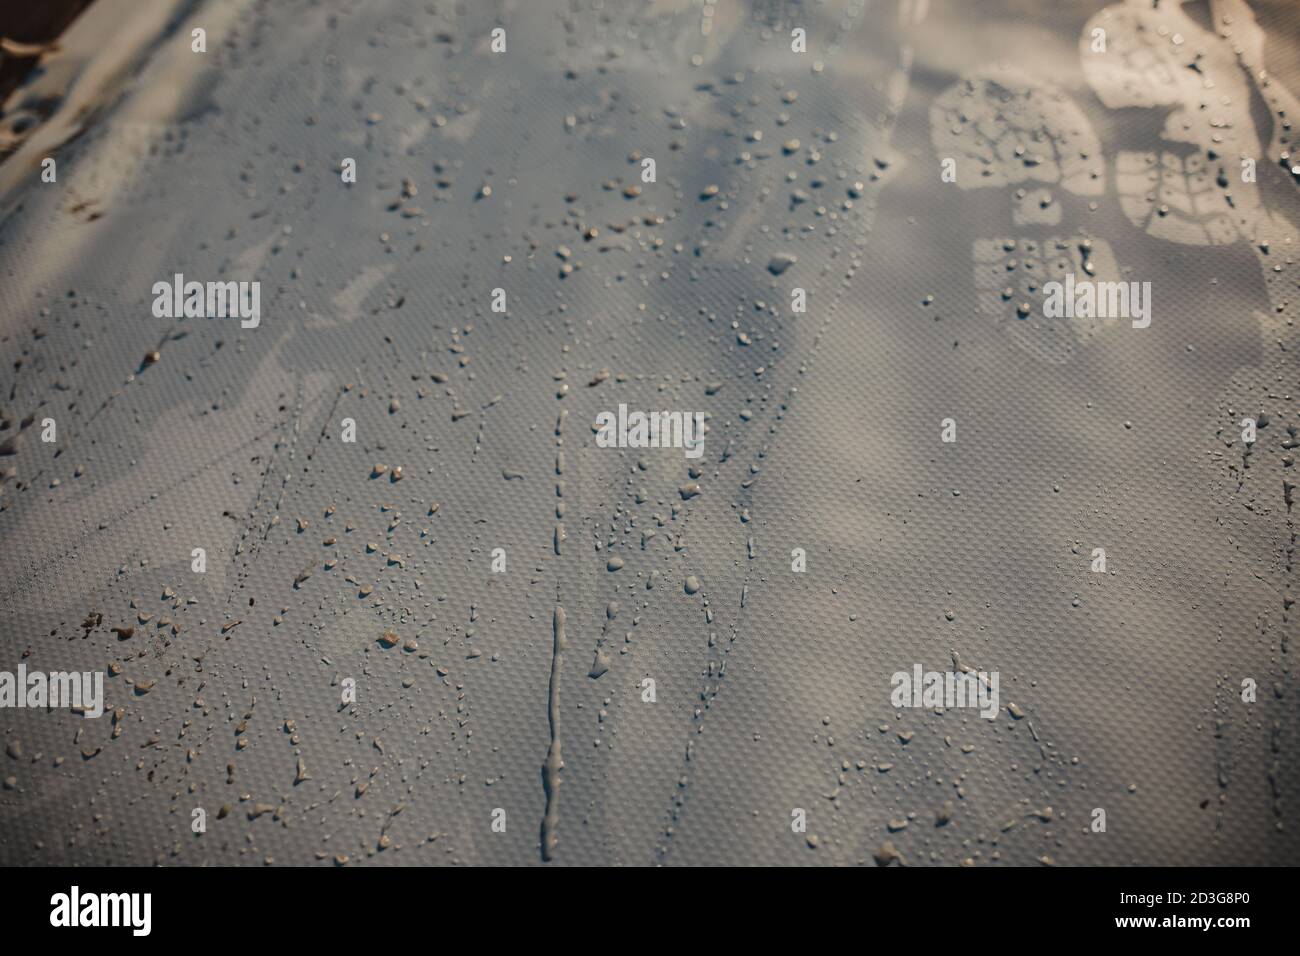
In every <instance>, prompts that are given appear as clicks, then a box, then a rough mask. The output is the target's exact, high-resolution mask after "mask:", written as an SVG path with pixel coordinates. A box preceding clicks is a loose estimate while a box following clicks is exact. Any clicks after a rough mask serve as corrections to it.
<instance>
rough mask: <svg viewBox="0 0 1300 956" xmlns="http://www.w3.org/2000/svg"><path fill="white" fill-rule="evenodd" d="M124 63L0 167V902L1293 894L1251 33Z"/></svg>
mask: <svg viewBox="0 0 1300 956" xmlns="http://www.w3.org/2000/svg"><path fill="white" fill-rule="evenodd" d="M141 6H142V7H143V6H145V5H143V4H142V5H141ZM95 9H96V8H95V7H94V6H92V8H91V10H90V11H88V12H87V13H86V14H83V17H91V16H93V15H94V11H95ZM498 27H500V28H502V29H503V30H504V31H505V33H504V38H505V43H506V48H505V50H504V52H495V51H494V50H493V47H492V43H493V40H492V31H493V30H494V29H495V28H498ZM195 28H203V29H205V30H206V31H207V36H206V44H207V47H206V52H204V53H196V52H194V51H193V50H192V48H191V43H192V40H191V38H192V30H193V29H195ZM796 28H799V29H803V30H806V35H807V50H806V52H796V51H795V50H793V49H792V44H793V43H794V42H795V41H794V40H793V39H792V30H795V29H796ZM73 29H74V30H75V29H76V24H74V28H73ZM141 29H143V27H142V28H141ZM151 29H154V30H155V33H154V34H153V35H150V36H148V37H146V38H145V40H144V42H143V43H141V44H140V52H139V55H138V56H136V57H135V58H134V59H131V60H130V61H129V63H128V65H127V67H125V68H123V69H122V70H119V71H118V72H117V73H116V74H113V76H111V77H109V78H108V79H103V82H105V83H109V82H110V80H111V81H112V82H113V83H115V84H116V85H115V86H113V87H112V89H111V93H107V94H104V95H102V96H100V97H99V98H98V99H95V98H94V95H93V94H94V90H93V89H92V90H91V98H92V102H93V103H94V109H93V110H91V111H90V112H88V113H86V114H85V115H84V116H82V117H80V118H79V119H78V121H77V124H76V126H75V129H73V130H72V131H71V132H70V133H69V134H68V135H66V136H64V137H62V139H61V141H60V142H58V143H57V144H55V147H51V149H50V150H49V151H48V155H50V156H52V157H54V158H56V159H57V180H56V181H55V182H52V183H51V182H43V181H42V179H41V167H40V159H41V157H42V155H45V154H42V153H37V154H36V155H32V153H31V151H30V150H28V151H25V152H24V151H21V150H20V151H19V152H18V153H15V154H14V155H12V156H11V157H10V158H9V160H8V161H7V162H6V163H5V164H4V165H3V166H0V171H4V172H5V173H7V174H8V175H10V177H11V178H13V177H16V178H15V179H14V180H13V182H12V183H11V188H10V189H9V191H8V192H7V194H6V195H4V196H3V207H0V358H2V360H3V361H2V362H0V388H2V393H0V428H2V429H3V430H0V476H2V477H3V482H2V486H0V670H2V671H8V672H12V673H15V674H16V673H17V671H18V668H19V666H20V665H22V666H24V667H25V668H26V669H27V670H28V671H44V672H52V671H74V670H75V671H79V672H95V671H98V672H101V673H102V674H104V675H105V676H104V684H103V687H104V697H105V708H106V709H105V713H104V715H103V716H102V717H99V718H89V717H85V716H82V715H80V714H78V713H76V712H74V711H72V710H71V709H70V708H68V707H49V708H46V709H41V708H26V707H24V708H19V707H13V706H7V707H5V708H3V709H0V731H2V734H0V736H2V737H3V740H4V753H3V754H0V778H2V779H3V784H4V785H3V789H2V790H0V863H2V864H6V865H14V864H69V863H70V864H153V863H163V864H168V865H186V866H191V865H204V864H208V865H213V864H220V865H262V864H266V863H274V864H282V865H283V864H297V865H321V866H336V865H367V864H369V865H381V864H405V865H442V864H487V865H532V864H539V865H540V864H543V863H546V864H547V865H569V864H584V865H653V864H667V865H705V864H756V865H773V864H780V865H826V864H864V865H868V866H874V865H879V864H887V865H898V864H904V865H956V864H963V863H966V864H974V865H979V866H999V865H1002V866H1005V865H1038V864H1040V863H1044V864H1057V865H1066V866H1070V865H1074V866H1077V865H1127V864H1171V865H1209V864H1230V863H1231V864H1284V863H1290V862H1294V860H1295V858H1296V853H1297V849H1298V848H1300V844H1298V841H1297V836H1296V834H1297V828H1296V821H1295V813H1296V807H1297V801H1300V765H1298V764H1297V761H1296V750H1297V732H1298V730H1300V726H1298V724H1300V722H1298V720H1297V703H1296V687H1295V677H1294V660H1293V657H1294V648H1290V647H1289V646H1288V642H1289V639H1290V638H1291V637H1293V636H1294V634H1295V613H1296V611H1295V608H1294V607H1293V606H1292V604H1291V602H1292V601H1293V600H1294V595H1295V593H1296V574H1295V568H1294V558H1295V540H1296V514H1295V513H1294V511H1293V508H1292V488H1293V485H1294V484H1295V482H1296V480H1297V479H1296V468H1295V466H1294V459H1295V454H1296V447H1297V439H1296V430H1297V425H1300V417H1298V414H1297V409H1298V407H1300V403H1298V402H1297V400H1296V395H1297V388H1298V387H1300V382H1298V381H1297V379H1298V378H1300V362H1298V361H1297V355H1298V354H1300V335H1298V334H1297V330H1296V325H1295V319H1296V314H1297V301H1298V300H1300V288H1298V287H1297V285H1298V283H1300V267H1298V266H1297V265H1296V257H1297V251H1298V249H1300V240H1298V239H1297V231H1296V226H1297V223H1300V185H1298V184H1297V183H1298V181H1300V180H1298V177H1300V174H1297V175H1292V173H1291V171H1290V166H1291V165H1295V163H1296V161H1295V160H1293V159H1288V158H1287V156H1288V155H1289V150H1290V149H1291V147H1290V142H1291V137H1292V134H1293V130H1292V127H1291V125H1290V124H1291V122H1292V121H1294V120H1295V119H1296V118H1297V117H1300V108H1297V106H1296V104H1297V102H1298V101H1297V94H1300V69H1298V68H1297V64H1298V63H1300V56H1298V55H1297V53H1298V51H1300V42H1298V40H1297V36H1298V35H1300V10H1297V8H1296V7H1295V6H1294V5H1291V4H1288V3H1281V2H1279V3H1252V4H1247V3H1245V2H1217V0H1215V2H1189V3H1184V4H1179V3H1178V2H1175V0H1166V2H1164V3H1161V4H1159V6H1158V8H1153V7H1152V4H1150V3H1147V2H1142V3H1138V2H1128V3H1122V2H1121V3H1112V4H1109V5H1107V4H1103V3H1087V2H1079V3H1056V2H1052V3H1048V2H1043V3H1030V2H1013V0H979V2H974V0H968V2H957V0H932V2H929V3H926V2H922V0H903V2H892V0H871V2H867V0H847V2H842V0H829V2H824V3H803V4H800V3H781V2H754V3H747V4H741V3H730V2H717V3H713V2H699V0H691V2H688V0H681V2H651V3H630V2H621V0H605V2H603V3H600V2H590V0H574V2H571V3H570V2H559V0H528V2H517V3H504V4H501V3H493V2H487V0H483V2H479V0H466V2H463V3H459V4H454V3H451V2H445V0H439V2H396V0H367V2H364V3H346V2H303V0H283V2H281V0H276V2H271V3H266V2H263V3H247V2H235V0H231V2H222V3H216V2H213V3H206V4H205V3H195V2H191V3H179V4H171V10H170V12H168V13H166V15H160V16H159V17H158V18H157V19H156V22H154V23H153V25H152V27H151ZM1098 29H1100V30H1103V31H1105V32H1104V37H1105V50H1104V51H1096V50H1095V49H1094V46H1095V37H1096V34H1095V32H1094V31H1096V30H1098ZM136 40H137V41H138V40H139V38H138V37H137V38H136ZM103 45H104V50H103V51H100V52H96V53H91V54H86V55H85V56H86V59H85V64H86V65H85V66H84V68H83V69H82V71H81V73H80V74H79V76H78V80H79V83H80V87H79V89H80V90H81V93H85V91H86V84H88V83H92V82H94V81H95V79H96V78H95V75H94V70H93V67H94V64H95V63H96V62H97V59H98V58H100V57H103V56H108V55H109V54H110V53H111V52H112V51H113V50H120V49H121V47H120V46H119V45H117V43H116V41H115V40H114V38H113V37H111V36H105V37H104V44H103ZM61 55H67V56H70V55H72V47H71V46H70V47H69V50H68V52H66V53H56V54H52V55H51V63H52V64H57V62H58V57H59V56H61ZM106 72H110V71H106ZM101 79H102V78H101ZM21 93H22V91H19V94H16V95H17V96H20V97H21ZM79 95H80V94H79ZM50 123H51V124H53V125H54V126H55V127H57V123H58V115H57V114H56V115H55V117H54V118H52V119H51V120H50ZM39 135H40V133H39V132H38V133H35V134H33V137H38V136H39ZM647 158H650V159H653V160H654V161H655V168H656V174H655V178H654V181H653V182H646V181H643V178H642V171H643V169H644V168H645V167H644V165H643V162H642V161H643V160H644V159H647ZM346 159H352V160H355V164H356V170H357V174H356V182H355V183H345V182H344V181H343V176H342V175H341V169H342V167H343V166H344V161H345V160H346ZM949 159H950V160H952V161H953V162H952V164H951V165H946V164H945V160H949ZM1243 159H1253V160H1255V161H1256V165H1255V180H1254V181H1253V182H1250V181H1246V180H1244V179H1243V172H1244V170H1245V166H1243ZM15 164H20V165H18V166H17V167H16V166H15ZM945 168H947V169H950V170H952V171H954V172H955V181H950V180H951V179H952V177H947V178H945V176H944V172H945ZM15 170H16V171H15ZM177 273H180V274H183V275H184V277H185V279H186V280H187V281H199V282H209V281H227V280H247V281H253V280H256V281H258V282H259V283H260V309H261V317H260V324H259V325H258V326H257V327H256V328H244V327H242V326H241V323H240V321H239V319H238V318H237V317H190V318H186V317H184V316H181V317H173V318H167V317H161V318H160V317H156V316H155V314H154V309H153V305H154V295H153V293H152V291H151V290H152V287H153V285H154V284H155V283H157V282H160V281H161V282H168V283H170V282H171V281H172V277H173V275H175V274H177ZM1066 274H1073V275H1075V276H1076V277H1077V278H1079V279H1087V278H1089V277H1091V278H1094V279H1096V280H1097V281H1108V282H1121V281H1122V282H1134V283H1139V285H1141V284H1142V283H1149V284H1150V285H1149V287H1148V288H1149V290H1150V298H1149V300H1148V301H1149V303H1150V305H1151V312H1150V318H1151V321H1150V325H1149V327H1146V328H1140V327H1134V325H1133V323H1131V322H1130V321H1129V320H1128V318H1126V317H1122V316H1121V317H1119V318H1110V319H1107V320H1103V319H1090V318H1086V317H1074V318H1065V317H1061V318H1047V317H1046V316H1045V314H1044V308H1043V305H1044V300H1045V294H1044V283H1045V282H1047V281H1051V280H1052V279H1053V278H1056V279H1061V278H1062V277H1063V276H1064V275H1066ZM495 289H500V290H502V291H503V292H504V296H505V298H504V304H505V311H504V312H501V311H494V309H493V304H494V291H493V290H495ZM796 289H801V290H803V292H804V294H805V296H806V311H802V312H800V311H796V308H795V305H796V303H795V299H794V290H796ZM620 404H622V405H626V406H627V407H628V409H631V410H642V411H663V410H669V411H674V410H675V411H682V412H685V413H687V414H688V415H693V414H694V413H697V412H698V413H702V414H703V415H704V416H705V417H706V423H707V433H706V435H705V438H704V442H703V453H702V455H701V456H700V457H699V458H695V459H691V458H689V457H687V455H686V454H685V451H686V450H685V449H683V448H675V447H667V448H618V447H602V444H600V443H598V442H597V437H598V433H597V431H596V427H595V423H596V420H597V416H598V415H600V414H601V413H602V412H606V411H614V412H616V411H617V409H618V407H619V405H620ZM1247 417H1249V418H1251V419H1252V420H1253V421H1255V422H1256V424H1257V437H1256V440H1255V441H1254V442H1253V443H1247V442H1245V441H1244V440H1243V435H1242V432H1243V426H1242V419H1243V418H1247ZM47 419H51V420H53V422H54V427H55V429H56V430H55V434H54V436H53V437H54V440H53V441H43V440H42V434H43V432H44V431H45V430H46V426H45V424H44V423H45V420H47ZM345 419H350V420H352V422H353V423H355V441H354V442H346V441H344V440H343V437H344V428H345V421H344V420H345ZM947 419H951V425H952V426H953V427H955V437H956V440H955V441H951V442H950V441H944V440H943V438H944V430H945V424H944V423H945V420H947ZM949 437H951V434H950V435H949ZM399 468H400V471H398V469H399ZM196 548H202V549H204V554H205V557H206V566H205V570H204V571H203V572H202V573H199V572H196V571H195V570H193V565H192V561H193V558H192V553H193V551H194V549H196ZM1098 548H1101V549H1104V552H1105V562H1106V566H1105V570H1104V571H1102V570H1095V568H1096V567H1097V564H1096V562H1097V558H1096V552H1095V550H1094V549H1098ZM498 549H500V550H498ZM800 561H803V562H805V565H804V567H805V568H806V569H805V570H792V568H793V567H795V566H797V565H798V564H799V562H800ZM916 665H920V666H921V667H922V668H923V670H925V671H959V670H963V669H965V668H973V669H975V670H977V671H981V672H996V673H997V674H998V675H999V678H1000V685H999V692H1000V700H999V705H998V708H997V712H996V714H995V715H994V717H993V719H986V718H985V717H983V716H981V714H980V712H979V711H978V710H976V709H973V708H970V707H964V708H963V707H960V706H940V707H935V706H922V707H911V706H906V707H900V706H895V703H894V702H893V701H891V675H893V674H895V673H896V672H909V673H910V672H911V671H912V670H913V668H914V667H915V666H916ZM647 680H649V681H653V684H652V685H651V684H649V683H647ZM1250 686H1253V687H1255V688H1256V690H1255V693H1254V695H1253V699H1247V698H1251V696H1252V695H1251V694H1250V693H1249V691H1248V690H1245V689H1243V688H1248V687H1250ZM651 689H653V694H652V693H651V692H650V691H651ZM651 697H652V698H653V699H650V698H651ZM199 810H201V811H202V813H196V811H199ZM1097 810H1102V811H1104V823H1105V825H1104V829H1103V828H1098V827H1097V826H1096V822H1097V821H1098V820H1099V819H1100V818H1099V817H1098V815H1097V813H1096V811H1097ZM801 812H802V813H801ZM801 819H802V820H803V821H806V828H800V826H799V822H800V820H801ZM199 820H201V821H202V822H203V826H202V827H201V831H202V832H195V828H196V825H197V824H196V821H199ZM494 824H495V825H494ZM548 860H549V863H547V861H548Z"/></svg>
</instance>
